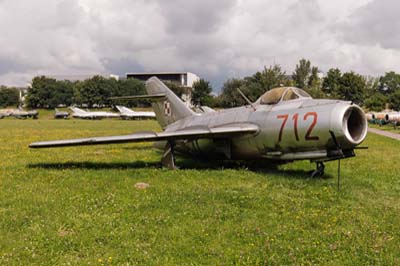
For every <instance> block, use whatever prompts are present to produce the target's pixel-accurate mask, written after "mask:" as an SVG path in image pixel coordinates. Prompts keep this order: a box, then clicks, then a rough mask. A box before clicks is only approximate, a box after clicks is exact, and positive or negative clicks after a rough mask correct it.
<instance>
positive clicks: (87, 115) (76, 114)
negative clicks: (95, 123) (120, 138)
mask: <svg viewBox="0 0 400 266" xmlns="http://www.w3.org/2000/svg"><path fill="white" fill-rule="evenodd" d="M70 109H71V110H72V112H73V113H72V117H73V118H81V119H102V118H117V117H120V115H119V114H117V113H111V112H104V111H95V112H91V111H84V110H82V109H80V108H78V107H70Z"/></svg>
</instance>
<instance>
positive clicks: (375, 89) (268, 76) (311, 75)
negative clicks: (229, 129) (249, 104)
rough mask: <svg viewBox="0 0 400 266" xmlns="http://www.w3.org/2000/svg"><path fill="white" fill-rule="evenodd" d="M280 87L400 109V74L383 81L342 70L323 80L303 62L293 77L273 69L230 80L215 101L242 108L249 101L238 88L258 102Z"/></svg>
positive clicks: (367, 105) (372, 107)
mask: <svg viewBox="0 0 400 266" xmlns="http://www.w3.org/2000/svg"><path fill="white" fill-rule="evenodd" d="M280 86H294V87H298V88H301V89H304V90H305V91H306V92H308V93H309V94H310V95H311V96H313V97H314V98H328V99H329V98H332V99H341V100H348V101H353V102H355V103H357V104H359V105H361V106H363V107H365V108H366V109H368V110H372V111H378V110H382V109H384V108H385V105H386V103H388V104H389V106H390V107H391V108H393V109H396V110H399V109H400V74H397V73H395V72H388V73H386V74H385V75H384V76H381V77H364V76H362V75H360V74H357V73H355V72H354V71H350V72H344V73H343V72H342V71H341V70H340V69H339V68H331V69H329V70H328V72H327V73H326V75H325V76H324V77H321V75H320V71H319V69H318V67H317V66H313V65H312V64H311V62H310V60H307V59H301V60H300V61H299V63H298V64H297V65H296V67H295V70H294V71H293V73H292V74H291V75H287V74H286V72H285V71H283V70H282V68H281V67H280V66H279V65H273V66H270V67H264V69H263V70H262V71H259V72H256V73H255V74H253V75H252V76H249V77H245V78H243V79H237V78H233V79H229V80H228V81H226V82H225V83H224V85H223V87H222V93H221V95H220V96H218V97H217V99H215V100H216V102H217V105H219V106H221V107H234V106H240V105H243V104H245V101H244V100H243V99H242V97H240V95H239V93H238V92H237V88H240V89H241V91H243V93H244V94H245V95H247V97H249V98H250V99H251V100H253V101H255V100H256V99H258V98H259V97H260V96H261V95H262V94H263V93H264V92H265V91H268V90H270V89H272V88H275V87H280Z"/></svg>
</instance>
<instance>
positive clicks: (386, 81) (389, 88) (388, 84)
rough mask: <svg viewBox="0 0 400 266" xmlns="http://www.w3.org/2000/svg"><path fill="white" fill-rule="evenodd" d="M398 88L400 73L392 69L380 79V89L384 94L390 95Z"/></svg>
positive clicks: (399, 85) (399, 87) (399, 86)
mask: <svg viewBox="0 0 400 266" xmlns="http://www.w3.org/2000/svg"><path fill="white" fill-rule="evenodd" d="M398 89H400V74H397V73H395V72H393V71H391V72H387V73H386V74H385V75H384V76H382V77H381V78H380V79H379V90H380V91H381V92H382V93H383V94H386V95H389V94H391V93H393V92H395V91H397V90H398Z"/></svg>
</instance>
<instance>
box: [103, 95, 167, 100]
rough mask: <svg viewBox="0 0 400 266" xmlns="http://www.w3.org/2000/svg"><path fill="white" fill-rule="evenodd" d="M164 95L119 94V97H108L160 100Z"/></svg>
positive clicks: (113, 98) (111, 98) (115, 98)
mask: <svg viewBox="0 0 400 266" xmlns="http://www.w3.org/2000/svg"><path fill="white" fill-rule="evenodd" d="M165 97H166V94H165V93H159V94H153V95H132V96H119V97H110V98H109V99H110V100H145V99H150V100H152V99H153V100H160V99H164V98H165Z"/></svg>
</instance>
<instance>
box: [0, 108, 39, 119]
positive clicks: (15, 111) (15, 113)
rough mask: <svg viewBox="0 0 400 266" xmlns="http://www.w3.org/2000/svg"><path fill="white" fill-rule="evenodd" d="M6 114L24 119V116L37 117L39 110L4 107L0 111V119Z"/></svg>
mask: <svg viewBox="0 0 400 266" xmlns="http://www.w3.org/2000/svg"><path fill="white" fill-rule="evenodd" d="M7 116H13V117H15V118H18V119H26V118H33V119H38V117H39V112H38V111H37V110H32V111H24V110H23V109H22V108H18V109H6V110H3V111H1V112H0V119H2V118H4V117H7Z"/></svg>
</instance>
